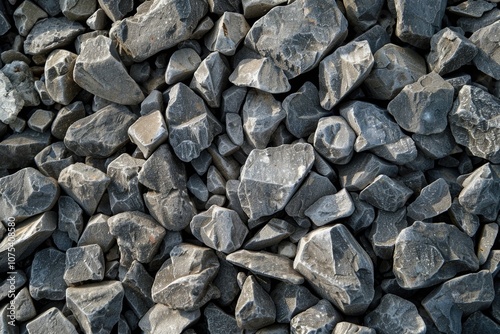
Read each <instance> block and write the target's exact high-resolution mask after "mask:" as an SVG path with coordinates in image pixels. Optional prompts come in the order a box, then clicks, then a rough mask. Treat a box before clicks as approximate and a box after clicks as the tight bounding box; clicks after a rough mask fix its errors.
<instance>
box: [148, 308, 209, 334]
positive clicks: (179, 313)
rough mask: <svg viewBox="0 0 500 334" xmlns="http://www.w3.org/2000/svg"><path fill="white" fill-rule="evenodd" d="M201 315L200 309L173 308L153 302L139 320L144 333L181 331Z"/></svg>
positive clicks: (157, 333)
mask: <svg viewBox="0 0 500 334" xmlns="http://www.w3.org/2000/svg"><path fill="white" fill-rule="evenodd" d="M200 316H201V313H200V310H199V309H196V310H194V311H183V310H174V309H171V308H170V307H168V306H165V305H163V304H155V305H154V306H153V307H152V308H150V309H149V311H148V313H146V314H145V315H144V317H142V318H141V321H139V327H140V328H141V329H142V330H143V331H144V333H145V334H171V333H183V331H184V329H186V328H187V327H189V326H190V325H191V324H193V323H195V322H196V321H197V320H198V319H199V318H200Z"/></svg>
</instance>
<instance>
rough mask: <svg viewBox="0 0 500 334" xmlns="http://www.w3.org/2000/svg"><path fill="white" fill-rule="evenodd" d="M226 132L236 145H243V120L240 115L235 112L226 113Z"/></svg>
mask: <svg viewBox="0 0 500 334" xmlns="http://www.w3.org/2000/svg"><path fill="white" fill-rule="evenodd" d="M226 133H227V136H228V137H229V139H231V141H232V142H233V143H234V145H237V146H241V145H242V144H243V141H244V134H243V121H242V119H241V116H240V115H238V114H235V113H227V114H226Z"/></svg>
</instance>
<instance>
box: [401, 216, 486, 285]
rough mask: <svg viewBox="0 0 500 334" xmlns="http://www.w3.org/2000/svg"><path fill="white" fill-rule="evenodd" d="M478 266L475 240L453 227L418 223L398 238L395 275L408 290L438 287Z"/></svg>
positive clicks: (443, 224)
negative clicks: (439, 284) (473, 241)
mask: <svg viewBox="0 0 500 334" xmlns="http://www.w3.org/2000/svg"><path fill="white" fill-rule="evenodd" d="M478 267H479V264H478V260H477V257H476V255H475V253H474V246H473V244H472V240H471V239H470V238H469V237H468V236H467V235H466V234H465V233H462V232H460V231H459V230H458V228H456V227H455V226H453V225H450V224H446V223H422V222H415V223H413V225H411V226H410V227H408V228H405V229H404V230H403V231H401V233H400V234H399V236H398V238H397V239H396V245H395V249H394V264H393V272H394V275H395V276H396V280H397V282H398V284H399V285H400V286H401V287H403V288H405V289H419V288H424V287H428V286H432V285H436V284H438V283H441V282H444V281H446V280H448V279H450V278H452V277H455V275H456V274H457V273H459V272H462V271H466V270H470V271H475V270H477V269H478Z"/></svg>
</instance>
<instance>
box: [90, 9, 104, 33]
mask: <svg viewBox="0 0 500 334" xmlns="http://www.w3.org/2000/svg"><path fill="white" fill-rule="evenodd" d="M108 22H109V21H108V17H107V16H106V13H105V12H104V10H102V8H98V9H97V10H96V11H95V12H93V13H92V15H90V16H89V17H88V18H87V20H86V21H85V23H86V24H87V25H88V26H89V28H90V29H92V30H104V29H106V27H107V25H108Z"/></svg>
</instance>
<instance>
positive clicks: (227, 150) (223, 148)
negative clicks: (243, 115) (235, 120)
mask: <svg viewBox="0 0 500 334" xmlns="http://www.w3.org/2000/svg"><path fill="white" fill-rule="evenodd" d="M240 122H241V121H240ZM216 142H217V150H218V151H219V153H220V154H221V155H222V156H224V157H227V156H230V155H232V154H233V153H235V152H237V151H238V150H239V149H240V147H239V146H237V145H235V144H234V143H233V142H232V141H231V139H230V138H229V136H228V135H227V134H223V135H220V136H218V137H217V140H216Z"/></svg>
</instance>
